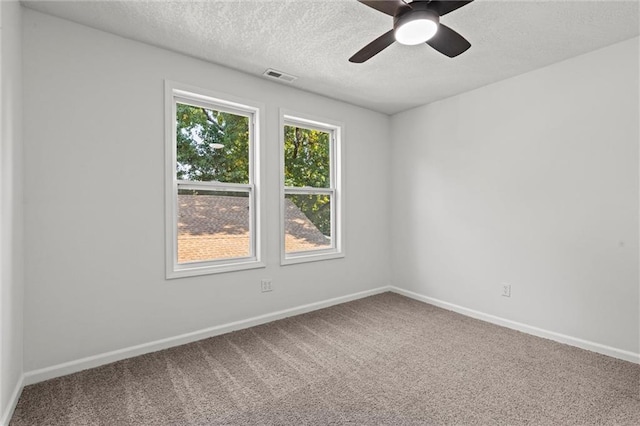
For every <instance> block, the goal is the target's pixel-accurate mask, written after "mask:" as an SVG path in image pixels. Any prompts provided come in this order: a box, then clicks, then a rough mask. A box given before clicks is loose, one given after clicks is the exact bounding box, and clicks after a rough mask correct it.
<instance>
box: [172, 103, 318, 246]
mask: <svg viewBox="0 0 640 426" xmlns="http://www.w3.org/2000/svg"><path fill="white" fill-rule="evenodd" d="M176 121H177V129H176V139H177V167H176V174H177V178H178V179H179V180H190V181H218V182H224V183H249V119H248V118H247V117H244V116H241V115H236V114H231V113H226V112H221V111H215V110H211V109H207V108H201V107H196V106H192V105H186V104H180V103H178V104H177V112H176ZM284 132H285V134H284V136H285V137H284V151H285V170H284V174H285V185H286V186H293V187H305V186H307V187H313V188H329V186H330V183H331V182H330V169H331V163H330V154H331V153H330V146H331V144H330V141H329V133H327V132H323V131H319V130H311V129H305V128H301V127H296V126H285V128H284ZM287 198H288V199H289V200H291V201H292V202H293V203H294V204H295V205H296V206H297V207H298V208H299V209H300V210H301V211H302V212H303V213H304V214H305V215H306V216H307V217H308V218H309V220H311V222H312V223H313V224H314V225H315V226H316V227H317V228H318V229H319V230H320V231H321V232H322V233H323V234H324V235H330V233H331V204H330V197H329V196H328V195H292V196H288V197H287Z"/></svg>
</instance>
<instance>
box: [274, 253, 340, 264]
mask: <svg viewBox="0 0 640 426" xmlns="http://www.w3.org/2000/svg"><path fill="white" fill-rule="evenodd" d="M344 257H345V256H344V252H336V251H331V252H328V253H327V252H324V253H305V252H299V253H295V254H288V255H285V256H284V257H283V258H282V260H281V261H280V265H282V266H285V265H296V264H298V263H307V262H318V261H321V260H331V259H341V258H344Z"/></svg>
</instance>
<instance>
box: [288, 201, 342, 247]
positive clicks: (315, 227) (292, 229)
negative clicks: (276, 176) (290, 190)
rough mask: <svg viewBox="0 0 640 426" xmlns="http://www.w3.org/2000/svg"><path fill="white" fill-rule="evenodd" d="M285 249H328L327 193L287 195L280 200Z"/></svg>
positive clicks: (329, 244) (329, 241)
mask: <svg viewBox="0 0 640 426" xmlns="http://www.w3.org/2000/svg"><path fill="white" fill-rule="evenodd" d="M284 206H285V207H284V209H285V210H284V215H285V216H284V222H285V240H284V244H285V251H286V252H287V253H291V252H297V251H307V250H318V249H326V248H331V196H330V195H328V194H327V195H324V194H323V195H315V194H314V195H299V194H295V195H294V194H288V195H286V196H285V200H284Z"/></svg>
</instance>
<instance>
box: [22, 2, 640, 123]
mask: <svg viewBox="0 0 640 426" xmlns="http://www.w3.org/2000/svg"><path fill="white" fill-rule="evenodd" d="M23 4H25V5H26V6H27V7H29V8H32V9H36V10H39V11H42V12H45V13H49V14H52V15H55V16H59V17H62V18H66V19H69V20H71V21H75V22H78V23H81V24H85V25H88V26H90V27H93V28H97V29H100V30H104V31H108V32H111V33H114V34H118V35H121V36H124V37H127V38H131V39H134V40H139V41H142V42H146V43H149V44H153V45H156V46H160V47H164V48H167V49H170V50H174V51H177V52H182V53H185V54H188V55H191V56H194V57H198V58H201V59H204V60H207V61H210V62H214V63H217V64H221V65H225V66H227V67H231V68H235V69H238V70H242V71H244V72H247V73H250V74H255V75H262V73H263V72H264V71H265V70H266V69H267V68H274V69H277V70H279V71H284V72H286V73H289V74H293V75H295V76H297V77H298V79H297V80H296V81H295V82H293V83H292V84H291V85H292V86H294V87H298V88H300V89H304V90H308V91H311V92H315V93H320V94H323V95H326V96H329V97H332V98H336V99H341V100H343V101H346V102H350V103H353V104H356V105H361V106H364V107H367V108H370V109H373V110H376V111H381V112H384V113H388V114H392V113H396V112H399V111H403V110H405V109H408V108H411V107H414V106H418V105H422V104H425V103H429V102H433V101H436V100H439V99H443V98H446V97H449V96H452V95H455V94H457V93H461V92H465V91H468V90H471V89H474V88H477V87H481V86H484V85H486V84H489V83H492V82H495V81H499V80H503V79H505V78H508V77H511V76H514V75H518V74H522V73H524V72H527V71H530V70H533V69H536V68H540V67H543V66H545V65H549V64H552V63H554V62H558V61H561V60H563V59H567V58H570V57H573V56H576V55H579V54H582V53H585V52H589V51H592V50H595V49H598V48H600V47H604V46H607V45H610V44H613V43H616V42H618V41H622V40H626V39H629V38H632V37H634V36H637V35H638V34H639V13H640V12H639V2H638V1H602V0H600V1H573V0H563V1H561V0H551V1H540V0H537V1H516V0H510V1H496V0H493V1H492V0H476V1H475V2H473V3H471V4H469V5H467V6H465V7H463V8H461V9H458V10H456V11H454V12H452V13H451V14H449V15H446V16H444V17H443V18H442V22H443V23H445V24H447V25H448V26H450V27H452V28H454V29H455V30H456V31H458V32H460V33H461V34H462V35H463V36H465V38H467V39H468V40H469V41H470V42H471V44H472V47H471V49H469V50H468V51H467V52H465V53H463V54H462V55H460V56H459V57H457V58H454V59H450V58H447V57H445V56H444V55H441V54H440V53H437V52H436V51H434V50H433V49H431V48H430V47H428V46H426V45H418V46H403V45H399V44H398V43H394V44H393V45H392V46H391V47H389V48H388V49H386V50H384V51H383V52H381V53H380V54H378V55H377V56H375V57H374V58H373V59H371V60H369V61H368V62H365V63H363V64H353V63H350V62H348V58H349V57H351V55H353V54H354V53H355V52H356V51H358V50H359V49H360V48H361V47H363V46H364V45H366V44H367V43H369V42H370V41H371V40H373V39H374V38H376V37H378V36H379V35H381V34H382V33H384V32H386V31H388V30H389V29H391V27H392V18H391V17H389V16H387V15H384V14H382V13H380V12H377V11H375V10H373V9H371V8H369V7H367V6H364V5H363V4H360V3H358V2H357V1H356V0H206V1H184V0H183V1H158V0H152V1H140V0H135V1H97V0H84V1H66V2H60V1H23Z"/></svg>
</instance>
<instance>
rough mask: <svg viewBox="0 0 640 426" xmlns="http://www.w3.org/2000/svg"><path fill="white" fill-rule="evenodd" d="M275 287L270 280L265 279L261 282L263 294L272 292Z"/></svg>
mask: <svg viewBox="0 0 640 426" xmlns="http://www.w3.org/2000/svg"><path fill="white" fill-rule="evenodd" d="M272 290H273V287H272V286H271V280H270V279H266V278H265V279H263V280H260V291H262V292H263V293H266V292H268V291H272Z"/></svg>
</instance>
